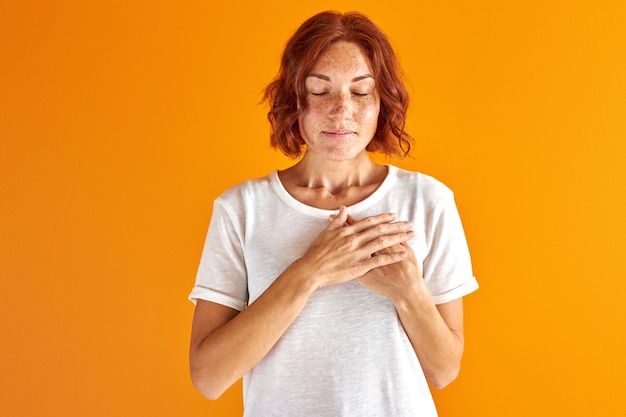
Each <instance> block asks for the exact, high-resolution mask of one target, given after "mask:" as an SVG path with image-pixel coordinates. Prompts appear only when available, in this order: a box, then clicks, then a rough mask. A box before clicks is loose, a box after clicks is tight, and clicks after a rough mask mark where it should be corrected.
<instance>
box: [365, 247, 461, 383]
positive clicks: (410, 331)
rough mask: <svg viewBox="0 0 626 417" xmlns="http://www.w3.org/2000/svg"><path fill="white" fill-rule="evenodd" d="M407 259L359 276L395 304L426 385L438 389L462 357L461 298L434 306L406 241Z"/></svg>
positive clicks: (454, 373) (454, 372)
mask: <svg viewBox="0 0 626 417" xmlns="http://www.w3.org/2000/svg"><path fill="white" fill-rule="evenodd" d="M400 249H403V250H405V251H407V252H408V256H407V258H405V259H404V260H403V261H402V262H400V263H397V264H395V265H389V266H385V267H384V268H379V269H376V270H372V271H370V272H369V273H368V274H366V275H364V276H363V277H361V278H359V282H361V284H363V285H364V286H365V287H366V288H368V289H370V290H371V291H373V292H376V293H378V294H380V295H383V296H386V297H388V298H389V299H390V300H391V301H392V302H393V304H394V306H395V307H396V310H397V312H398V316H399V317H400V321H401V322H402V325H403V327H404V330H405V331H406V334H407V336H408V337H409V340H410V341H411V345H412V346H413V349H414V350H415V354H416V355H417V357H418V358H419V360H420V363H421V365H422V369H423V370H424V373H425V375H426V378H427V379H428V381H429V382H430V384H431V385H432V386H433V387H434V388H437V389H441V388H443V387H445V386H446V385H448V384H449V383H451V382H452V381H454V379H456V377H457V375H458V372H459V369H460V366H461V358H462V356H463V345H464V339H463V299H462V298H460V299H457V300H454V301H451V302H448V303H444V304H440V305H437V306H436V305H435V304H434V302H433V300H432V297H431V295H430V292H429V290H428V287H427V286H426V283H425V281H424V279H423V278H422V275H421V273H420V272H419V268H418V266H417V261H416V259H415V254H414V253H413V251H412V249H411V248H410V247H409V245H408V244H402V245H398V246H397V247H395V248H394V249H393V250H400ZM377 256H378V255H377Z"/></svg>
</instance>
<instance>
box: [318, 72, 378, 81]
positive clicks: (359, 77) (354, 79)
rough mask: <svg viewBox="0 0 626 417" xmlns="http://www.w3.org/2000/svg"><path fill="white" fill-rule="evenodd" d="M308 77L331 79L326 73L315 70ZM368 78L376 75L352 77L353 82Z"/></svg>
mask: <svg viewBox="0 0 626 417" xmlns="http://www.w3.org/2000/svg"><path fill="white" fill-rule="evenodd" d="M308 77H315V78H319V79H320V80H324V81H330V77H329V76H327V75H324V74H317V73H315V72H314V73H311V74H309V75H307V78H308ZM367 78H374V77H372V75H371V74H363V75H359V76H358V77H354V78H353V79H352V82H353V83H355V82H357V81H361V80H365V79H367Z"/></svg>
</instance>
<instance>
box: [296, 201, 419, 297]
mask: <svg viewBox="0 0 626 417" xmlns="http://www.w3.org/2000/svg"><path fill="white" fill-rule="evenodd" d="M395 220H396V216H395V215H394V214H392V213H383V214H379V215H376V216H371V217H366V218H364V219H361V220H354V219H352V218H351V217H350V216H349V215H348V211H347V209H346V207H344V206H342V207H341V208H340V209H339V213H338V214H336V215H333V216H331V221H330V223H329V224H328V226H327V227H326V229H324V230H323V231H322V232H321V233H320V234H319V236H318V237H317V238H316V239H315V241H313V243H312V244H311V246H310V247H309V249H308V250H307V251H306V253H305V254H304V255H303V256H302V257H301V258H300V259H298V260H297V261H296V262H294V264H293V265H292V267H296V268H298V269H300V268H302V269H301V271H302V273H304V274H311V273H313V274H315V277H314V279H315V282H316V287H317V288H321V287H325V286H328V285H333V284H339V283H342V282H347V281H350V280H353V279H356V278H358V277H360V276H362V275H364V274H366V273H367V272H369V271H370V270H372V269H374V268H378V267H381V266H386V265H390V264H393V263H396V262H400V261H402V260H403V259H404V258H405V257H406V255H407V254H406V252H404V251H400V252H395V253H384V254H381V255H377V256H371V254H373V253H376V252H379V251H382V250H384V249H387V248H390V247H392V246H394V245H397V244H399V243H404V242H406V241H408V240H410V239H412V238H413V225H412V224H411V223H410V222H402V221H401V222H396V221H395Z"/></svg>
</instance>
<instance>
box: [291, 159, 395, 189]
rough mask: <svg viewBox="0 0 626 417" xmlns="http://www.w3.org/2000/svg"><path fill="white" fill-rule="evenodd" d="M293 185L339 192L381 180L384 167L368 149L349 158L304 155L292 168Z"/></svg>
mask: <svg viewBox="0 0 626 417" xmlns="http://www.w3.org/2000/svg"><path fill="white" fill-rule="evenodd" d="M288 171H291V172H288V173H287V172H286V174H289V177H290V179H292V181H293V184H294V185H296V186H298V187H305V188H318V189H319V188H324V189H326V190H327V191H328V192H330V193H331V194H339V193H341V192H343V191H344V190H346V189H348V188H350V187H362V186H366V185H370V184H372V183H377V182H380V181H381V176H382V177H384V172H385V169H384V167H382V166H380V165H378V164H376V163H374V162H372V161H371V160H370V159H369V157H368V156H367V154H366V153H365V152H363V153H361V154H360V155H359V156H358V157H356V158H354V159H351V160H346V161H328V160H323V161H320V160H315V159H314V158H311V157H307V155H306V154H305V156H304V157H303V158H302V160H300V162H298V163H297V164H296V165H294V166H293V167H291V168H290V169H289V170H288Z"/></svg>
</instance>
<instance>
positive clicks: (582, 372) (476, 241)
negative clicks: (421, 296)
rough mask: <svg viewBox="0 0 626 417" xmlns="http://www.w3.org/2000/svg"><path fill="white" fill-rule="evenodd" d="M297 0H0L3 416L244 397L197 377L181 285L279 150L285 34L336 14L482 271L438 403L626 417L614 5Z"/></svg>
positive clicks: (236, 410)
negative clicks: (372, 52)
mask: <svg viewBox="0 0 626 417" xmlns="http://www.w3.org/2000/svg"><path fill="white" fill-rule="evenodd" d="M257 3H258V4H257ZM300 3H301V4H297V2H292V1H286V0H280V1H273V2H252V1H250V2H249V3H243V2H240V1H236V0H235V1H230V2H212V1H208V2H207V1H188V2H178V3H175V2H164V1H155V0H152V1H135V2H126V1H120V0H114V1H112V0H108V1H100V0H98V1H88V2H85V1H76V0H68V1H63V2H42V1H33V0H30V1H19V2H17V1H15V2H13V1H3V2H2V4H1V5H0V59H1V61H0V277H1V280H0V298H1V300H0V335H1V336H0V337H1V342H0V413H1V414H2V415H7V416H56V415H59V416H140V415H141V416H237V415H241V400H240V395H241V388H240V386H239V385H236V386H235V387H233V388H232V389H231V390H229V391H228V392H227V393H226V394H225V395H224V397H223V398H221V399H220V400H218V401H215V402H210V401H208V400H204V399H203V398H202V397H201V396H200V395H199V394H198V393H196V391H195V390H194V389H193V387H192V385H191V383H190V380H189V377H188V371H187V345H188V339H189V329H190V321H191V316H192V313H193V306H192V304H191V303H190V302H188V301H187V300H186V297H187V295H188V293H189V291H190V289H191V287H192V285H193V282H194V278H195V272H196V267H197V265H198V261H199V257H200V252H201V249H202V245H203V241H204V236H205V233H206V228H207V226H208V222H209V216H210V211H211V204H212V200H213V199H214V198H215V197H216V196H217V195H218V194H219V193H220V192H221V191H222V190H224V189H225V188H226V187H228V186H231V185H233V184H235V183H237V182H239V181H241V180H244V179H246V178H251V177H258V176H261V175H264V174H266V173H268V172H269V171H270V170H272V169H274V168H277V167H279V168H280V167H286V166H288V165H289V164H290V161H289V160H288V159H286V158H284V157H282V156H281V155H279V154H277V153H275V152H273V151H272V150H270V149H269V148H268V145H267V143H268V139H267V137H268V125H267V122H266V120H265V111H266V109H265V108H264V107H262V106H258V105H257V102H258V100H259V99H260V91H261V89H262V88H263V87H264V86H265V84H266V83H268V82H269V81H270V80H271V78H272V77H273V76H274V74H275V71H276V69H277V64H278V59H279V55H280V52H281V50H282V47H283V45H284V43H285V41H286V40H287V38H288V37H289V36H290V35H291V34H292V32H293V31H294V30H295V29H296V27H297V26H298V25H299V24H300V23H301V22H302V21H303V20H304V19H305V18H307V17H309V16H310V15H312V14H314V13H316V12H318V11H321V10H325V9H330V8H337V9H339V10H342V11H346V10H353V9H358V10H361V11H363V12H365V13H367V14H369V15H370V16H371V17H372V18H373V19H374V20H375V21H376V22H377V23H378V24H379V25H380V26H381V27H382V28H383V29H384V30H385V31H386V32H387V33H388V35H389V36H390V38H391V39H392V41H393V43H394V45H395V46H396V48H397V50H398V53H399V56H400V59H401V62H402V64H403V66H404V68H405V71H406V80H407V85H408V88H409V90H410V92H411V94H412V99H413V101H412V106H411V110H410V115H409V125H408V129H409V131H410V133H412V134H413V136H414V137H416V138H417V143H416V146H415V148H414V149H415V152H414V159H406V160H404V161H402V162H398V163H399V164H401V165H402V166H404V167H405V168H408V169H413V170H421V171H423V172H426V173H428V174H431V175H434V176H435V177H437V178H439V179H440V180H442V181H444V182H445V183H447V184H448V185H449V186H450V187H451V188H453V189H454V190H455V191H456V196H457V201H458V205H459V209H460V211H461V215H462V217H463V220H464V224H465V227H466V232H467V236H468V240H469V243H470V248H471V251H472V255H473V261H474V266H475V273H476V275H477V277H478V278H479V282H480V284H481V289H480V290H479V291H478V292H477V293H475V294H473V295H471V296H469V297H468V298H467V300H466V317H467V318H466V333H467V335H466V338H467V348H466V355H465V359H464V367H463V370H462V372H461V375H460V377H459V379H458V380H457V381H456V382H455V383H454V384H452V385H451V386H450V387H448V388H447V389H445V390H444V391H441V392H436V393H435V396H436V400H437V403H438V406H439V409H440V412H441V415H442V416H557V415H558V416H623V415H626V399H625V396H624V391H625V389H626V383H625V382H624V375H625V374H626V360H625V359H624V352H626V334H625V329H626V302H624V296H625V295H626V279H625V278H626V265H625V258H626V250H625V248H626V244H625V243H626V242H625V240H626V238H625V236H626V220H625V219H624V213H626V196H625V192H626V168H625V166H624V165H625V163H626V144H625V143H626V63H625V55H626V30H625V29H624V26H625V25H624V22H626V2H623V1H622V0H615V1H601V0H580V1H571V0H561V1H557V0H553V1H550V0H548V1H546V0H525V1H521V0H515V1H509V2H503V1H500V0H491V1H490V0H469V1H467V0H463V1H461V0H458V1H442V2H433V1H428V2H426V1H417V2H415V1H410V0H406V1H397V2H393V6H392V5H391V4H390V2H380V1H364V0H358V1H356V0H355V1H343V2H342V1H326V0H320V1H317V2H300Z"/></svg>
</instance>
